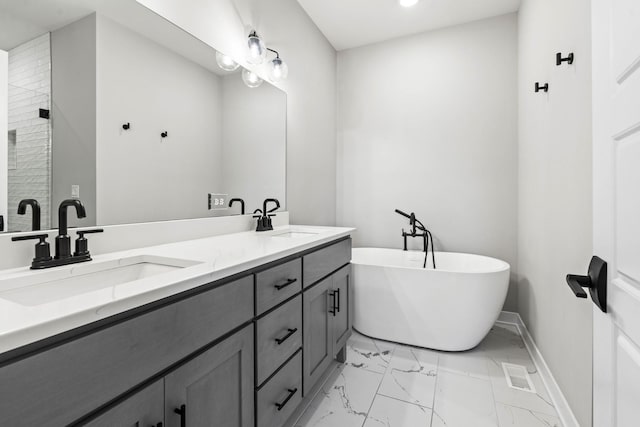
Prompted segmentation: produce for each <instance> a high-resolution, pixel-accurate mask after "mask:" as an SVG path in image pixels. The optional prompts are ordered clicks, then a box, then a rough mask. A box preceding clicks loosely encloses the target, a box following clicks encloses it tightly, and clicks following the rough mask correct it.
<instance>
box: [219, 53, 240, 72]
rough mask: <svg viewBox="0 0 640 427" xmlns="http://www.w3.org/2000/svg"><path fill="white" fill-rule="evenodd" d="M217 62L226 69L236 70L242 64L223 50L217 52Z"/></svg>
mask: <svg viewBox="0 0 640 427" xmlns="http://www.w3.org/2000/svg"><path fill="white" fill-rule="evenodd" d="M216 62H217V63H218V67H220V68H221V69H223V70H224V71H235V70H237V69H238V67H239V66H240V64H238V63H237V62H236V61H234V60H233V58H231V57H230V56H228V55H225V54H224V53H222V52H216Z"/></svg>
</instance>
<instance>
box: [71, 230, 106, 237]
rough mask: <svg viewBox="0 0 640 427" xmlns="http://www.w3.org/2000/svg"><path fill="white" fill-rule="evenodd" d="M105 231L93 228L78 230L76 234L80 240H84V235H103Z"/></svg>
mask: <svg viewBox="0 0 640 427" xmlns="http://www.w3.org/2000/svg"><path fill="white" fill-rule="evenodd" d="M103 232H104V229H102V228H92V229H90V230H78V231H76V234H77V235H78V236H80V237H78V239H84V235H85V234H95V233H103Z"/></svg>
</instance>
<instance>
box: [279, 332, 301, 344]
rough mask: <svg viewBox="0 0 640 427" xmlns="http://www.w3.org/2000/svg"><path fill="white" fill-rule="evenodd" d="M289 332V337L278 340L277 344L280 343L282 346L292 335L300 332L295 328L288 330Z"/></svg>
mask: <svg viewBox="0 0 640 427" xmlns="http://www.w3.org/2000/svg"><path fill="white" fill-rule="evenodd" d="M287 331H288V333H287V335H285V336H283V337H282V338H276V342H277V343H278V345H280V344H282V343H283V342H285V341H286V340H288V339H289V337H290V336H291V335H293V334H295V333H296V332H298V328H293V329H291V328H289V329H287Z"/></svg>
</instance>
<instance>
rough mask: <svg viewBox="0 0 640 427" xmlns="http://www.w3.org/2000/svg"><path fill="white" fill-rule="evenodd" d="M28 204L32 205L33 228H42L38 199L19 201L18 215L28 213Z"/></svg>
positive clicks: (35, 229)
mask: <svg viewBox="0 0 640 427" xmlns="http://www.w3.org/2000/svg"><path fill="white" fill-rule="evenodd" d="M27 206H31V230H32V231H38V230H40V203H38V201H37V200H36V199H24V200H20V203H18V215H25V214H26V213H27Z"/></svg>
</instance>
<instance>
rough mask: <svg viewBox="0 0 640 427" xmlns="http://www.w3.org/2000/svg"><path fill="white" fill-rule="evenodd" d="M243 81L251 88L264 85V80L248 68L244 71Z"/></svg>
mask: <svg viewBox="0 0 640 427" xmlns="http://www.w3.org/2000/svg"><path fill="white" fill-rule="evenodd" d="M242 81H244V84H246V85H247V86H248V87H250V88H256V87H258V86H260V85H261V84H262V82H263V81H264V80H262V79H261V78H260V76H258V75H257V74H256V73H254V72H253V71H251V70H247V69H246V68H245V69H244V70H242Z"/></svg>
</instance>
